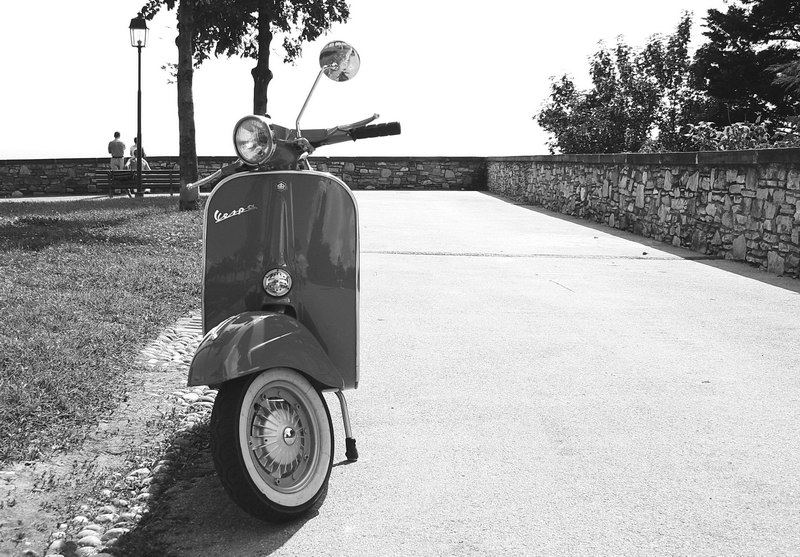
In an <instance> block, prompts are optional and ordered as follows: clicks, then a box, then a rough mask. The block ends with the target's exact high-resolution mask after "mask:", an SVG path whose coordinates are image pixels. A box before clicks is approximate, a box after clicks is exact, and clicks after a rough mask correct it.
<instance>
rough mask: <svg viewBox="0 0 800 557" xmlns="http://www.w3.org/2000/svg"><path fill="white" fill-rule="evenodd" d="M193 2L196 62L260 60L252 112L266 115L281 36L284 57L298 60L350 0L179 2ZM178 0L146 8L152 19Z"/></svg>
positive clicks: (343, 14) (153, 0) (344, 13)
mask: <svg viewBox="0 0 800 557" xmlns="http://www.w3.org/2000/svg"><path fill="white" fill-rule="evenodd" d="M180 1H181V3H185V2H189V1H192V2H193V3H194V33H193V36H192V44H193V48H194V60H195V65H200V64H202V63H203V61H205V60H207V59H208V58H210V57H212V56H229V57H232V56H240V57H243V58H251V59H253V60H256V66H255V67H254V68H253V70H252V72H251V73H252V76H253V113H254V114H266V111H267V88H268V86H269V83H270V81H271V80H272V71H271V70H270V51H271V48H272V46H273V44H272V43H273V37H274V36H276V35H280V36H281V38H282V41H281V47H282V50H283V61H284V62H293V61H294V60H296V59H297V57H298V56H300V54H301V53H302V47H303V44H304V43H306V42H310V41H313V40H315V39H317V38H318V37H320V36H321V35H323V34H324V33H326V32H327V31H329V30H330V28H331V26H332V25H333V24H334V23H339V22H342V23H343V22H346V21H347V19H348V17H349V16H350V9H349V7H348V5H347V2H346V0H213V1H208V0H180ZM175 3H176V0H150V1H149V2H148V3H147V4H146V5H145V7H144V8H143V11H144V13H145V14H146V15H147V16H149V17H152V15H153V14H155V13H156V12H157V11H158V10H159V9H160V8H162V7H167V8H171V7H172V6H174V5H175Z"/></svg>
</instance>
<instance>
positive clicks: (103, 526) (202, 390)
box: [45, 311, 217, 557]
mask: <svg viewBox="0 0 800 557" xmlns="http://www.w3.org/2000/svg"><path fill="white" fill-rule="evenodd" d="M202 337H203V334H202V324H201V317H200V313H199V312H197V311H193V312H191V313H189V314H188V315H187V316H185V317H182V318H181V319H179V320H178V321H177V322H176V323H175V324H174V325H173V326H171V327H168V328H166V329H165V330H164V331H162V333H161V334H160V335H159V336H158V338H157V339H155V340H154V341H152V342H150V343H149V344H148V345H147V346H146V347H145V348H144V349H142V351H141V352H140V354H139V358H138V361H137V363H138V364H139V366H140V367H143V368H144V369H146V370H148V371H167V370H169V371H183V372H186V373H188V369H189V364H190V363H191V361H192V357H193V355H194V352H195V350H196V348H197V345H198V344H199V343H200V340H201V339H202ZM216 395H217V391H216V390H215V389H209V388H208V387H205V386H201V387H186V388H182V389H177V390H175V391H174V392H172V393H170V394H169V395H167V399H168V401H169V403H170V404H171V407H172V408H173V409H174V411H175V412H176V416H177V419H178V425H177V428H176V431H175V435H174V439H176V444H177V445H178V446H181V444H182V442H186V443H188V442H189V441H188V439H187V438H186V437H185V435H186V434H187V433H188V432H189V431H190V430H191V429H192V428H193V427H194V426H195V425H196V424H197V423H198V422H200V421H202V420H204V419H205V418H207V417H208V416H210V414H211V409H212V408H213V406H214V399H215V398H216ZM170 456H171V455H170V452H169V451H167V453H166V454H164V455H163V457H162V458H160V459H159V460H157V461H155V462H154V463H152V464H151V465H150V466H147V465H146V464H147V463H139V465H138V466H136V467H132V468H131V469H130V470H129V471H128V473H127V474H120V473H114V474H112V475H111V476H110V477H109V478H107V480H106V481H105V482H104V484H105V487H104V488H103V489H101V490H100V492H99V493H98V494H97V496H96V497H93V498H90V499H88V500H87V501H86V503H84V504H83V505H80V506H79V507H78V512H79V513H80V514H77V515H75V516H72V517H71V518H70V519H68V520H65V521H64V522H62V523H61V524H59V525H58V529H57V530H55V531H54V532H52V533H51V535H50V541H49V546H48V548H47V550H46V551H45V555H48V556H50V557H64V554H68V555H76V556H77V557H90V556H94V557H112V555H113V551H114V550H113V548H114V545H115V544H116V542H117V540H118V539H119V538H120V536H122V535H123V534H125V533H127V532H129V531H131V530H132V529H133V528H134V527H135V526H136V525H137V524H138V523H139V521H140V520H141V519H142V517H143V516H144V515H145V514H146V513H147V512H148V511H149V510H150V507H149V501H150V499H151V498H152V497H154V496H155V495H157V494H159V493H161V492H162V491H164V489H165V488H166V487H168V486H166V485H165V480H168V472H169V471H170V469H171V468H172V466H173V459H172V458H170Z"/></svg>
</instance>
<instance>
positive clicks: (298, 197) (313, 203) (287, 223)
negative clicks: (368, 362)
mask: <svg viewBox="0 0 800 557" xmlns="http://www.w3.org/2000/svg"><path fill="white" fill-rule="evenodd" d="M204 246H205V262H204V281H203V325H204V330H205V331H206V332H207V331H210V330H211V329H213V328H214V327H215V326H216V325H218V324H219V323H221V322H223V321H224V320H226V319H228V318H229V317H231V316H234V315H239V314H244V313H250V312H276V313H279V312H284V313H286V314H287V316H291V317H293V318H294V319H295V320H296V322H297V323H299V324H300V325H302V327H303V328H304V329H305V330H306V331H308V333H309V334H310V335H311V337H313V338H314V339H315V340H316V342H317V344H318V346H319V347H321V349H322V351H323V352H324V354H325V355H326V356H327V358H328V360H329V361H330V362H331V363H332V365H333V366H334V367H335V369H336V370H338V375H339V376H340V377H341V379H342V385H343V388H354V387H356V386H357V384H358V297H359V242H358V210H357V207H356V202H355V198H354V197H353V194H352V192H351V191H350V189H349V188H348V187H347V186H346V185H345V184H344V182H342V181H341V180H339V179H337V178H335V177H334V176H332V175H330V174H327V173H322V172H314V171H277V172H246V173H240V174H235V175H233V176H231V177H229V178H227V179H225V180H223V181H221V182H220V183H219V184H218V185H217V186H216V187H215V188H214V191H213V192H212V193H211V196H210V197H209V199H208V202H207V204H206V218H205V228H204ZM276 268H279V269H283V270H285V271H287V272H288V273H289V274H290V275H291V277H292V288H291V290H290V291H289V292H288V293H287V294H286V295H285V296H282V297H280V298H275V297H272V296H270V295H269V294H267V293H266V291H265V290H264V287H263V285H262V280H263V278H264V275H265V274H266V273H267V271H269V270H271V269H276ZM273 322H274V320H272V319H266V320H262V321H259V323H265V324H268V323H269V324H271V323H273ZM264 326H266V325H264ZM270 326H271V325H270ZM259 327H260V326H259ZM250 330H253V331H256V330H258V331H259V332H260V334H262V336H259V338H257V339H255V340H250V339H249V338H248V337H247V335H246V334H243V335H241V336H240V337H238V338H239V339H240V341H241V342H245V341H246V342H245V344H244V345H243V346H242V347H241V351H242V352H246V351H248V350H251V349H252V346H254V345H256V344H258V343H259V342H261V343H264V342H267V341H268V340H269V339H268V338H267V337H265V336H263V335H267V334H268V331H269V330H271V329H269V327H267V328H266V329H263V330H262V329H260V328H258V327H256V326H255V325H254V326H251V327H250ZM280 334H283V333H280ZM292 338H300V337H299V336H297V335H295V336H294V337H292ZM270 344H272V343H270ZM279 345H281V343H278V344H275V345H274V346H275V347H277V346H279ZM295 345H296V346H297V348H298V349H300V348H301V345H302V343H295V344H294V345H293V346H295ZM270 349H271V348H270ZM239 361H241V359H240V358H239ZM198 365H199V362H198ZM281 365H288V364H281ZM290 367H291V366H290ZM322 367H324V366H322ZM320 369H321V368H320ZM214 373H216V372H212V371H204V372H202V373H200V372H198V373H197V377H200V376H209V377H210V376H211V375H214ZM231 373H233V372H231ZM197 380H199V379H197ZM192 381H196V380H195V379H192Z"/></svg>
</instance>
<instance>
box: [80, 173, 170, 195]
mask: <svg viewBox="0 0 800 557" xmlns="http://www.w3.org/2000/svg"><path fill="white" fill-rule="evenodd" d="M180 179H181V174H180V171H178V170H173V169H170V168H167V169H160V168H159V169H155V170H142V189H143V190H144V189H149V190H151V191H152V190H169V194H170V195H172V194H173V193H175V192H177V191H178V189H179V188H180ZM93 183H94V185H95V186H96V187H97V191H98V192H102V191H107V192H108V196H109V197H111V196H113V195H114V192H117V193H123V192H127V193H128V195H130V192H131V191H132V190H134V189H135V188H136V187H137V183H136V170H96V171H95V173H94V180H93Z"/></svg>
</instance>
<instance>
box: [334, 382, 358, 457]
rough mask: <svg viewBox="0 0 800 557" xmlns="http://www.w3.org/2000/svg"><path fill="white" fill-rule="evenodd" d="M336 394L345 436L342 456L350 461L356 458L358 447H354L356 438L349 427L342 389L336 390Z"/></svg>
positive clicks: (347, 411)
mask: <svg viewBox="0 0 800 557" xmlns="http://www.w3.org/2000/svg"><path fill="white" fill-rule="evenodd" d="M336 396H337V398H338V399H339V404H341V406H342V419H343V420H344V436H345V440H344V443H345V451H344V456H345V457H347V460H349V461H350V462H355V461H356V460H358V449H356V440H355V439H354V438H353V431H352V430H351V429H350V411H349V410H348V409H347V401H346V400H345V399H344V393H342V391H336Z"/></svg>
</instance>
